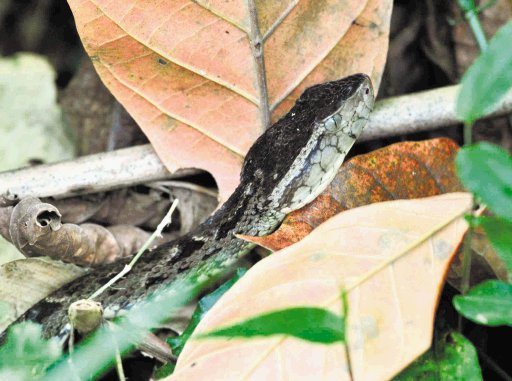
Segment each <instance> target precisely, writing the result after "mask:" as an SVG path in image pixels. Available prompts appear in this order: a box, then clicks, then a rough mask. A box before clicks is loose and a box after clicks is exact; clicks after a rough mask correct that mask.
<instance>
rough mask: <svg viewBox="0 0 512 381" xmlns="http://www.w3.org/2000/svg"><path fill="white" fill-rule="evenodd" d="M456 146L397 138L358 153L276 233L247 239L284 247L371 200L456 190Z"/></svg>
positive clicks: (440, 141) (459, 187)
mask: <svg viewBox="0 0 512 381" xmlns="http://www.w3.org/2000/svg"><path fill="white" fill-rule="evenodd" d="M458 150H459V146H458V145H457V144H456V143H455V142H454V141H452V140H450V139H447V138H437V139H430V140H425V141H420V142H400V143H395V144H392V145H390V146H387V147H384V148H381V149H378V150H376V151H373V152H370V153H367V154H365V155H359V156H356V157H354V158H352V159H350V160H349V161H347V162H346V163H344V164H343V166H342V167H341V168H340V170H339V171H338V174H337V175H336V177H335V178H334V180H333V181H332V182H331V184H330V185H329V186H328V187H327V188H326V189H325V190H324V191H323V192H322V193H321V194H320V196H318V197H317V198H316V199H315V200H314V201H313V202H311V203H309V204H308V205H306V206H304V207H303V208H302V209H299V210H296V211H294V212H292V213H290V214H289V215H288V216H286V218H285V220H284V221H283V223H282V224H281V226H280V227H279V229H278V230H277V231H275V232H274V233H272V234H270V235H268V236H265V237H245V236H241V237H242V238H244V239H247V240H249V241H251V242H254V243H257V244H259V245H261V246H264V247H266V248H268V249H270V250H274V251H275V250H279V249H283V248H285V247H287V246H289V245H291V244H293V243H295V242H298V241H300V240H301V239H302V238H304V237H305V236H306V235H308V234H309V233H310V232H311V231H312V230H313V229H314V228H315V227H317V226H318V225H320V224H321V223H322V222H324V221H325V220H327V219H328V218H330V217H332V216H334V215H335V214H337V213H340V212H342V211H344V210H347V209H351V208H355V207H358V206H363V205H367V204H371V203H374V202H381V201H388V200H398V199H411V198H421V197H428V196H435V195H438V194H441V193H450V192H460V191H463V187H462V185H461V183H460V182H459V179H458V178H457V175H456V173H455V164H454V160H455V155H456V154H457V151H458Z"/></svg>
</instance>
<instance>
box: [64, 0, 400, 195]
mask: <svg viewBox="0 0 512 381" xmlns="http://www.w3.org/2000/svg"><path fill="white" fill-rule="evenodd" d="M68 3H69V5H70V7H71V10H72V11H73V14H74V16H75V21H76V25H77V29H78V32H79V34H80V37H81V39H82V41H83V43H84V47H85V49H86V51H87V53H88V54H89V56H90V57H91V59H92V61H93V64H94V66H95V68H96V70H97V71H98V74H99V75H100V77H101V79H102V80H103V82H104V83H105V84H106V86H107V87H108V88H109V90H110V91H111V92H112V93H113V94H114V96H115V97H116V98H117V100H118V101H119V102H120V103H121V104H123V106H124V107H125V108H126V109H127V111H128V112H129V113H130V114H131V115H132V117H133V118H134V119H135V120H136V122H137V123H138V124H139V125H140V126H141V128H142V129H143V130H144V132H145V133H146V135H147V136H148V137H149V139H150V141H151V142H152V144H153V146H154V148H155V150H156V151H157V152H158V154H159V155H160V157H161V158H162V161H163V162H164V163H165V165H166V166H167V167H168V168H169V170H171V171H175V170H177V169H179V168H183V167H194V168H203V169H205V170H207V171H209V172H211V173H212V174H213V176H214V177H215V179H216V181H217V184H218V186H219V190H220V195H221V198H222V199H226V198H227V196H228V195H229V194H230V193H231V192H232V190H233V189H234V188H235V186H236V185H237V184H238V181H239V177H238V174H239V172H240V167H241V164H242V159H243V156H244V154H245V153H246V152H247V150H248V149H249V147H250V146H251V144H252V142H253V141H254V140H255V139H256V138H257V137H258V135H260V134H261V133H262V131H263V130H264V128H265V127H266V126H267V125H268V124H269V122H270V120H277V119H278V118H279V117H280V116H282V115H283V114H284V113H285V112H286V111H287V110H288V109H289V108H290V107H291V106H292V104H293V102H294V101H295V99H296V98H297V97H298V96H299V95H300V93H301V92H302V91H303V90H304V89H305V88H306V87H308V86H311V85H313V84H316V83H319V82H323V81H327V80H332V79H337V78H340V77H343V76H345V75H348V74H353V73H355V72H365V73H367V74H369V75H370V76H371V77H372V79H373V82H374V87H375V88H378V84H379V82H380V77H381V74H382V71H383V68H384V62H385V57H386V52H387V45H388V33H389V18H390V14H391V6H392V1H390V0H366V1H338V0H328V1H322V2H319V1H310V0H286V1H277V2H273V1H257V2H256V1H244V0H234V1H217V0H215V1H203V0H201V1H197V0H177V1H160V2H155V1H137V0H128V1H108V0H68ZM269 111H270V112H269Z"/></svg>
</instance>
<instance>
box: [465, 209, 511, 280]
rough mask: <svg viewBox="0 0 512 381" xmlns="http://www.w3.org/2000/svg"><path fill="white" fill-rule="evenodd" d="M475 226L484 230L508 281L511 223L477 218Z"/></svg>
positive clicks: (488, 218) (509, 276)
mask: <svg viewBox="0 0 512 381" xmlns="http://www.w3.org/2000/svg"><path fill="white" fill-rule="evenodd" d="M474 222H475V223H476V224H477V225H480V226H482V227H483V228H484V230H485V233H486V234H487V237H488V238H489V241H491V244H492V247H493V248H494V250H495V251H496V254H497V255H498V256H499V257H500V258H501V260H502V261H503V263H504V264H505V267H506V269H507V272H508V279H509V280H511V279H512V222H510V221H507V220H504V219H502V218H497V217H487V216H482V217H477V218H475V219H474Z"/></svg>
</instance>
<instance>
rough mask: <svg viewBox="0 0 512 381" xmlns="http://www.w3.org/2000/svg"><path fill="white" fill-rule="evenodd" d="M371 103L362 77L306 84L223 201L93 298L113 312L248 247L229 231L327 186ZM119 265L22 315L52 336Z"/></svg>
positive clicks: (266, 226) (252, 231)
mask: <svg viewBox="0 0 512 381" xmlns="http://www.w3.org/2000/svg"><path fill="white" fill-rule="evenodd" d="M373 102H374V95H373V89H372V85H371V81H370V79H369V78H368V77H367V76H366V75H364V74H356V75H352V76H349V77H346V78H343V79H340V80H337V81H332V82H327V83H323V84H319V85H315V86H313V87H310V88H308V89H306V90H305V91H304V93H303V94H302V95H301V96H300V98H299V99H298V100H297V102H296V104H295V105H294V106H293V108H292V109H291V110H290V111H289V112H288V113H287V114H286V115H285V116H284V117H283V118H281V119H280V120H279V121H278V122H276V123H275V124H274V125H272V126H271V127H270V128H269V129H268V130H267V131H266V132H265V133H264V134H263V135H262V136H260V137H259V138H258V139H257V141H256V142H255V143H254V145H253V146H252V147H251V149H250V150H249V152H248V153H247V156H246V159H245V161H244V165H243V168H242V171H241V176H240V185H239V186H238V187H237V189H236V190H235V191H234V193H233V194H232V196H231V197H230V198H229V199H228V200H227V201H226V202H225V204H224V205H223V206H222V207H221V208H220V209H219V210H218V211H217V212H216V213H214V214H213V215H212V216H211V217H210V218H208V219H207V220H206V221H205V222H204V223H202V224H201V225H199V226H198V227H197V228H196V229H195V230H194V231H192V232H190V233H188V234H186V235H185V236H183V237H181V238H179V239H177V240H175V241H172V242H169V243H167V244H164V245H162V246H159V247H158V248H156V249H155V250H154V251H152V252H150V253H146V254H145V255H144V256H142V258H141V259H140V260H139V261H138V262H137V264H136V265H135V267H134V268H133V269H132V271H131V272H130V273H129V274H128V275H127V276H126V277H124V278H122V279H121V280H119V281H118V282H117V283H116V284H115V285H114V286H113V287H110V288H109V289H107V290H106V291H105V292H104V293H103V294H101V295H100V297H99V298H98V299H97V301H99V302H101V303H102V304H103V306H104V307H105V308H106V310H109V309H110V310H111V311H113V312H116V311H118V310H120V309H124V308H128V307H129V306H130V305H132V304H133V303H135V302H137V301H138V300H140V299H142V298H143V297H145V296H146V295H148V294H149V293H152V292H154V291H156V290H158V289H159V288H161V287H162V286H163V285H165V284H168V283H169V282H170V281H172V280H173V279H176V277H178V276H180V275H181V274H184V273H186V272H187V271H189V270H190V269H193V268H196V267H197V266H198V265H199V264H202V265H204V264H205V263H206V264H208V263H212V265H215V266H227V265H229V264H231V263H232V262H234V261H235V260H236V259H238V258H239V257H240V256H241V255H243V253H245V252H247V251H248V250H249V249H250V248H251V247H252V246H253V245H252V244H251V243H248V242H246V241H244V240H241V239H238V238H237V237H236V236H235V234H244V235H252V236H262V235H267V234H269V233H271V232H273V231H274V230H275V229H276V228H277V226H278V225H279V224H280V222H281V221H282V220H283V218H284V217H285V215H286V214H287V213H289V212H291V211H293V210H296V209H299V208H301V207H302V206H304V205H306V204H307V203H309V202H310V201H312V200H313V199H314V198H315V197H316V196H317V195H318V194H320V193H321V192H322V191H323V189H324V188H325V187H326V186H327V185H328V184H329V183H330V181H331V180H332V179H333V177H334V176H335V174H336V172H337V170H338V168H339V167H340V165H341V163H342V161H343V159H344V158H345V155H346V153H347V151H348V150H349V149H350V147H351V146H352V145H353V143H354V141H355V139H356V138H357V136H358V135H359V134H360V133H361V131H362V129H363V127H364V125H365V124H366V121H367V119H368V117H369V114H370V111H371V109H372V107H373ZM125 263H126V262H125V261H121V262H120V263H119V262H117V263H114V264H111V265H107V266H104V267H102V268H99V269H96V270H94V271H93V272H89V273H87V274H86V275H85V276H83V277H81V278H79V279H76V280H74V281H72V282H71V283H69V284H68V285H66V286H64V287H63V288H61V289H60V290H57V291H56V292H54V293H53V294H52V295H50V296H49V297H47V298H46V299H44V300H42V301H41V302H39V303H38V304H36V305H35V306H34V307H32V308H31V309H30V310H29V311H28V312H27V313H26V314H25V316H24V319H30V320H34V321H37V322H39V323H42V324H43V326H44V334H45V336H47V337H49V336H54V335H56V334H58V333H59V332H60V331H61V329H62V328H63V327H64V326H65V324H66V322H67V317H66V311H67V308H68V306H69V304H70V303H71V302H73V301H75V300H79V299H84V298H87V297H88V296H89V295H91V294H92V293H93V292H94V291H95V290H97V289H98V288H99V287H100V286H101V285H103V284H105V283H106V282H107V281H108V280H109V279H110V278H111V277H113V276H114V275H115V274H117V273H118V272H119V271H120V270H121V269H122V268H123V266H124V265H125Z"/></svg>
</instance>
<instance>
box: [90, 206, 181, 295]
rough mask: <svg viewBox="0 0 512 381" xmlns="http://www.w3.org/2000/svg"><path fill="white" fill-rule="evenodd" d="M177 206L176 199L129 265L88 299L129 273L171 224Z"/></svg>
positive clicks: (99, 293)
mask: <svg viewBox="0 0 512 381" xmlns="http://www.w3.org/2000/svg"><path fill="white" fill-rule="evenodd" d="M177 206H178V199H175V200H174V201H173V203H172V205H171V208H170V209H169V211H168V212H167V214H166V215H165V217H164V218H163V219H162V222H160V223H159V224H158V226H157V228H156V230H155V231H154V232H153V234H151V236H150V237H149V238H148V239H147V241H146V242H145V243H144V245H142V247H141V248H140V249H139V251H138V252H137V254H136V255H135V256H134V257H133V258H132V260H131V261H130V263H129V264H127V265H125V266H124V268H123V269H122V270H121V271H120V272H119V273H118V274H117V275H116V276H114V277H113V278H112V279H110V280H109V281H108V282H107V283H105V284H104V285H103V286H102V287H100V288H99V289H98V290H96V291H95V292H94V293H93V294H92V295H91V296H89V299H91V300H93V299H94V298H97V297H98V296H99V295H101V294H102V293H103V292H104V291H105V290H106V289H108V288H109V287H110V286H112V285H113V284H114V283H115V282H117V281H118V280H119V279H121V278H122V277H123V276H125V275H126V274H127V273H129V272H130V271H131V269H132V268H133V266H134V265H135V263H137V261H138V260H139V258H140V257H141V256H142V254H144V252H145V251H146V250H147V249H148V248H149V247H150V246H151V244H152V243H153V241H154V240H155V239H156V238H157V237H160V236H161V235H162V230H164V228H165V227H166V226H167V225H169V224H170V223H171V217H172V214H173V212H174V210H175V209H176V207H177Z"/></svg>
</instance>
